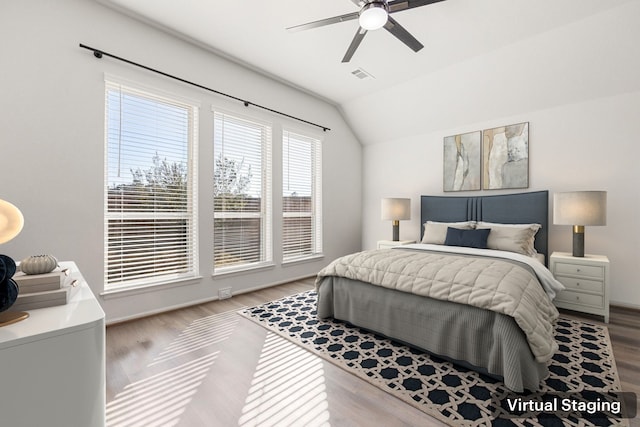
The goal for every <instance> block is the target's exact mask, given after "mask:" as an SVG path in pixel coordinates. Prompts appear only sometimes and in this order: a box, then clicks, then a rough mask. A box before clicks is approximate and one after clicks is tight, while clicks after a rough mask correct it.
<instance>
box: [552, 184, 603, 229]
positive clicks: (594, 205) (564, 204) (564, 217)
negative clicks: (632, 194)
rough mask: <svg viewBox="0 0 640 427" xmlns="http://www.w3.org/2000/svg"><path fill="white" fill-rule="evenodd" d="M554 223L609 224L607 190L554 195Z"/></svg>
mask: <svg viewBox="0 0 640 427" xmlns="http://www.w3.org/2000/svg"><path fill="white" fill-rule="evenodd" d="M553 223H554V224H558V225H607V192H606V191H571V192H567V193H555V194H554V195H553Z"/></svg>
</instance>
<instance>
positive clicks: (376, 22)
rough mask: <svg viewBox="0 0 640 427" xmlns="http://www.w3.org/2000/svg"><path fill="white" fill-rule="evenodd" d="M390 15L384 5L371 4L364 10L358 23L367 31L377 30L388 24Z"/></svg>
mask: <svg viewBox="0 0 640 427" xmlns="http://www.w3.org/2000/svg"><path fill="white" fill-rule="evenodd" d="M388 17H389V14H388V13H387V11H386V9H385V8H384V6H382V5H378V4H376V3H370V4H368V5H367V6H365V7H364V8H363V9H362V12H360V16H359V18H358V21H359V23H360V26H361V27H362V28H364V29H365V30H368V31H371V30H377V29H378V28H382V27H383V26H384V24H386V23H387V19H388Z"/></svg>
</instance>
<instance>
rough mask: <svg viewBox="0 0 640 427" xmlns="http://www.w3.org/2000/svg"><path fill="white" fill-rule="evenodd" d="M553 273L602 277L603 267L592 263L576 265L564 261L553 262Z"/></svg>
mask: <svg viewBox="0 0 640 427" xmlns="http://www.w3.org/2000/svg"><path fill="white" fill-rule="evenodd" d="M554 274H571V275H573V276H584V277H595V278H599V279H602V278H604V268H602V267H598V266H593V265H577V264H568V263H564V262H556V263H555V271H554Z"/></svg>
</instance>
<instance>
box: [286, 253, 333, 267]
mask: <svg viewBox="0 0 640 427" xmlns="http://www.w3.org/2000/svg"><path fill="white" fill-rule="evenodd" d="M323 258H324V254H316V255H311V256H308V257H300V258H294V259H290V260H287V261H282V266H283V267H287V266H290V265H297V264H305V263H307V262H315V261H318V260H321V259H323Z"/></svg>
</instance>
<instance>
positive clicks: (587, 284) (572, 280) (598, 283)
mask: <svg viewBox="0 0 640 427" xmlns="http://www.w3.org/2000/svg"><path fill="white" fill-rule="evenodd" d="M556 279H558V281H559V282H560V283H562V284H563V285H565V286H566V287H567V290H577V291H589V292H596V293H598V294H602V293H603V292H604V282H603V281H602V280H589V279H580V278H577V277H566V276H556Z"/></svg>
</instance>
